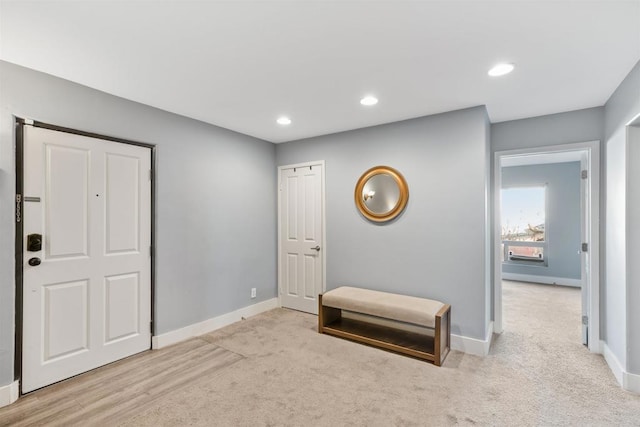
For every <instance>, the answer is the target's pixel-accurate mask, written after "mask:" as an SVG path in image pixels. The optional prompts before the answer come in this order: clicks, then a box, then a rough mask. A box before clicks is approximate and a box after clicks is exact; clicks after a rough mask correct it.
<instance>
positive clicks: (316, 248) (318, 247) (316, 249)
mask: <svg viewBox="0 0 640 427" xmlns="http://www.w3.org/2000/svg"><path fill="white" fill-rule="evenodd" d="M311 249H312V250H314V251H318V252H320V246H316V247H315V248H311Z"/></svg>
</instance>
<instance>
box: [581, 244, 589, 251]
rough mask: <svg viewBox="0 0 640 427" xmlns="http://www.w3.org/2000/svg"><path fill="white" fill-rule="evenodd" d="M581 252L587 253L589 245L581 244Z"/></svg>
mask: <svg viewBox="0 0 640 427" xmlns="http://www.w3.org/2000/svg"><path fill="white" fill-rule="evenodd" d="M582 252H589V244H588V243H583V244H582Z"/></svg>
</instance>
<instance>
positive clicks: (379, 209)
mask: <svg viewBox="0 0 640 427" xmlns="http://www.w3.org/2000/svg"><path fill="white" fill-rule="evenodd" d="M362 200H363V201H364V204H365V205H366V206H367V208H368V209H369V210H370V211H371V212H373V213H375V214H384V213H386V212H389V211H390V210H392V209H393V208H394V207H395V206H396V204H397V203H398V200H400V188H399V187H398V184H397V183H396V180H395V179H393V176H391V175H389V174H386V173H381V174H379V175H374V176H372V177H371V178H369V180H367V182H366V183H365V185H364V189H363V190H362Z"/></svg>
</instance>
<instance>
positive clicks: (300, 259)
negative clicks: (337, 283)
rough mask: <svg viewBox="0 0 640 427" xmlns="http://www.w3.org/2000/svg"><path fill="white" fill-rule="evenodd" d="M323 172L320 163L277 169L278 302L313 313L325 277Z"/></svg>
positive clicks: (316, 308)
mask: <svg viewBox="0 0 640 427" xmlns="http://www.w3.org/2000/svg"><path fill="white" fill-rule="evenodd" d="M322 174H323V166H322V164H313V165H310V166H304V167H295V168H294V167H291V168H284V169H281V171H280V185H281V187H280V192H281V194H280V207H279V208H280V230H281V232H280V236H279V239H280V248H281V249H280V250H281V253H280V257H279V258H280V267H279V271H280V276H279V277H280V299H281V304H282V306H284V307H289V308H293V309H296V310H301V311H306V312H309V313H316V314H317V312H318V307H317V296H318V294H319V293H321V292H322V290H323V280H324V278H323V258H324V249H323V247H324V242H323V230H322V226H323V221H322V215H323V208H322V182H323V180H322Z"/></svg>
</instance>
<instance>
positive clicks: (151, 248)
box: [149, 246, 153, 256]
mask: <svg viewBox="0 0 640 427" xmlns="http://www.w3.org/2000/svg"><path fill="white" fill-rule="evenodd" d="M149 256H153V246H149Z"/></svg>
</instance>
